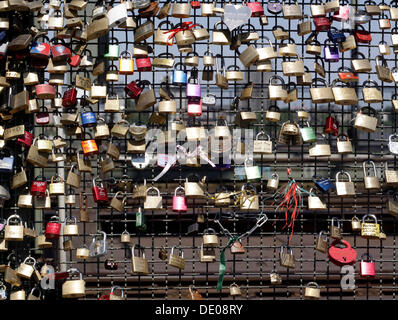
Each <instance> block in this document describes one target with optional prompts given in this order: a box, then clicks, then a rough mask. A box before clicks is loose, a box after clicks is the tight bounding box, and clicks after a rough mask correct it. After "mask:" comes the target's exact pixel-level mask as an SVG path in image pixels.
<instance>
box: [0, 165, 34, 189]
mask: <svg viewBox="0 0 398 320" xmlns="http://www.w3.org/2000/svg"><path fill="white" fill-rule="evenodd" d="M0 163H1V160H0ZM27 182H28V178H27V176H26V171H25V169H24V168H23V167H22V168H21V171H19V172H18V173H16V174H14V175H13V176H12V180H11V185H10V189H11V190H15V189H17V188H20V187H22V186H24V185H25V184H26V183H27Z"/></svg>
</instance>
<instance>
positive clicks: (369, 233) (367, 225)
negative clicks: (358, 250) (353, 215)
mask: <svg viewBox="0 0 398 320" xmlns="http://www.w3.org/2000/svg"><path fill="white" fill-rule="evenodd" d="M367 218H372V219H373V222H365V221H366V219H367ZM361 237H362V238H365V239H379V238H380V224H378V223H377V218H376V216H375V215H374V214H366V215H364V216H363V218H362V224H361Z"/></svg>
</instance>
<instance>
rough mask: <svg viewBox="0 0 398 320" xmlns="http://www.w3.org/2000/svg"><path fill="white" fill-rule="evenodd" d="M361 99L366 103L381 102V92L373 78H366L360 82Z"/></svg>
mask: <svg viewBox="0 0 398 320" xmlns="http://www.w3.org/2000/svg"><path fill="white" fill-rule="evenodd" d="M362 86H363V88H362V94H363V101H364V102H366V103H379V102H383V97H382V93H381V91H380V89H379V86H378V85H377V83H376V82H375V81H373V80H367V81H365V82H364V83H363V84H362Z"/></svg>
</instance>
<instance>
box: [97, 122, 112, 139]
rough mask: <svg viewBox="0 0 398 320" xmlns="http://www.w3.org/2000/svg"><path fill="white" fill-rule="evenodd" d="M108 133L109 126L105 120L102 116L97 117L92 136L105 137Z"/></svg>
mask: <svg viewBox="0 0 398 320" xmlns="http://www.w3.org/2000/svg"><path fill="white" fill-rule="evenodd" d="M109 135H110V132H109V127H108V125H107V124H106V122H105V119H104V118H98V119H97V126H96V127H95V133H94V137H95V139H106V138H108V137H109Z"/></svg>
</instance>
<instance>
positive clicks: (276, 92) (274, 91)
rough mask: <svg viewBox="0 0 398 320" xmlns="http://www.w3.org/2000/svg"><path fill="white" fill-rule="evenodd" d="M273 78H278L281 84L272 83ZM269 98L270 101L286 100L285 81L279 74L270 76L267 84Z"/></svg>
mask: <svg viewBox="0 0 398 320" xmlns="http://www.w3.org/2000/svg"><path fill="white" fill-rule="evenodd" d="M275 80H279V82H280V83H281V84H274V82H275ZM268 91H269V99H270V100H272V101H276V100H286V98H287V91H286V86H285V81H284V80H283V79H282V78H281V77H279V76H272V77H270V79H269V84H268Z"/></svg>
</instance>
